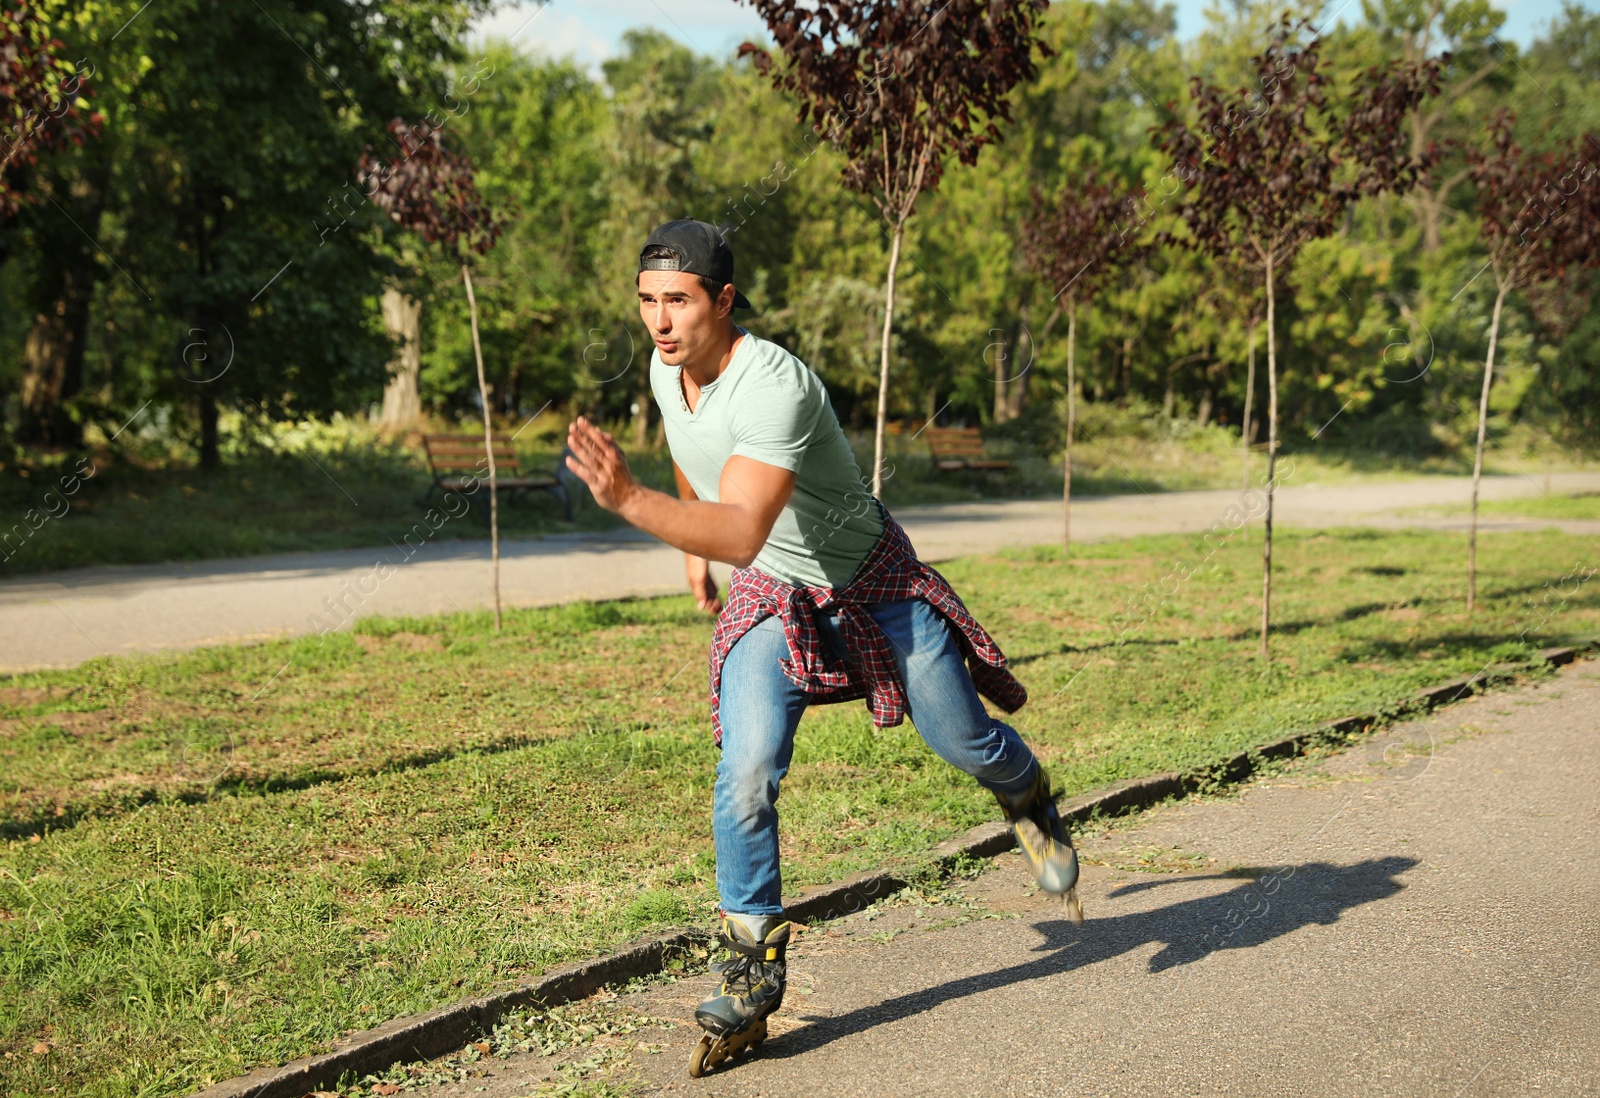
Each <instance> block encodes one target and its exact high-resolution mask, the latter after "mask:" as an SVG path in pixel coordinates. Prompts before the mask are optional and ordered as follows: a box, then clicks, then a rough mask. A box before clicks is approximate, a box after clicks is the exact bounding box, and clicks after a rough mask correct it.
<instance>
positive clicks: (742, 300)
mask: <svg viewBox="0 0 1600 1098" xmlns="http://www.w3.org/2000/svg"><path fill="white" fill-rule="evenodd" d="M733 307H734V308H735V309H753V308H755V306H754V305H752V304H750V299H749V298H748V297H745V296H744V294H742V293H740V292H739V291H738V290H735V291H733Z"/></svg>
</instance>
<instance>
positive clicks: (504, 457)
mask: <svg viewBox="0 0 1600 1098" xmlns="http://www.w3.org/2000/svg"><path fill="white" fill-rule="evenodd" d="M422 446H423V449H424V450H425V451H426V452H427V455H428V469H429V471H430V472H431V473H432V474H433V484H432V485H430V486H429V488H428V492H427V495H426V496H425V497H424V499H427V498H430V497H432V495H433V493H434V492H436V491H438V492H460V493H461V494H462V495H464V496H466V497H467V499H468V500H469V501H470V502H471V503H472V506H473V507H474V508H475V509H476V510H477V512H478V516H479V517H480V518H482V519H483V521H484V522H488V521H489V506H488V504H487V503H486V502H484V500H485V497H486V496H487V494H488V493H481V494H480V493H479V492H478V488H479V487H480V486H483V487H486V486H487V485H488V483H489V463H488V462H487V461H486V460H484V451H483V436H482V435H423V436H422ZM567 452H568V451H567V448H566V447H565V446H563V447H562V448H561V456H560V457H558V458H556V467H555V470H554V471H553V472H551V473H529V474H524V473H523V471H522V463H521V460H520V459H519V458H518V457H517V451H516V448H515V447H513V446H512V444H511V438H510V437H509V436H508V435H495V436H494V466H495V487H496V488H497V489H499V491H500V492H502V493H504V496H505V499H506V501H507V502H508V503H509V502H510V501H512V500H514V499H516V498H517V495H518V493H521V492H532V491H545V492H549V493H551V494H552V495H554V496H555V497H556V498H557V499H559V500H560V501H561V510H562V513H563V514H565V515H566V519H567V521H568V522H571V521H572V494H571V493H570V492H568V491H567V485H566V481H564V480H563V479H562V477H561V474H562V472H563V471H564V470H565V463H566V458H567Z"/></svg>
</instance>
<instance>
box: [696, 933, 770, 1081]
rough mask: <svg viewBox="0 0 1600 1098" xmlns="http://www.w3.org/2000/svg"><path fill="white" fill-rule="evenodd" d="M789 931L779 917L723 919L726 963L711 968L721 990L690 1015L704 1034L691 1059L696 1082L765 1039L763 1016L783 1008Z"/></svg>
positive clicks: (751, 1049) (723, 944) (765, 1024)
mask: <svg viewBox="0 0 1600 1098" xmlns="http://www.w3.org/2000/svg"><path fill="white" fill-rule="evenodd" d="M790 925H791V924H790V923H789V921H788V920H787V919H785V918H784V917H783V916H782V915H723V917H722V934H721V943H722V946H723V948H724V949H726V950H728V959H727V960H725V961H719V962H718V963H717V964H715V965H713V966H712V971H713V972H716V973H719V974H720V975H721V976H722V986H721V987H720V988H719V989H718V990H717V994H715V995H713V996H712V997H711V998H709V999H707V1000H706V1001H705V1002H703V1003H701V1004H700V1006H699V1007H698V1008H697V1009H696V1010H695V1012H694V1020H695V1021H697V1022H699V1023H700V1027H701V1028H702V1029H704V1030H705V1031H706V1032H705V1035H704V1036H703V1037H701V1038H700V1043H699V1044H697V1045H696V1046H695V1049H694V1053H693V1055H692V1056H690V1058H689V1074H690V1075H691V1076H693V1077H694V1078H696V1079H698V1078H700V1076H702V1075H704V1074H706V1073H707V1072H709V1071H711V1070H712V1069H713V1068H715V1067H716V1066H717V1065H718V1064H720V1063H722V1061H724V1060H726V1059H728V1057H730V1056H736V1055H738V1054H740V1053H744V1054H745V1055H748V1054H749V1053H751V1052H754V1051H755V1050H756V1049H757V1048H759V1047H760V1046H761V1042H762V1041H764V1040H766V1039H767V1015H769V1014H771V1013H772V1012H773V1011H775V1010H777V1009H778V1007H779V1006H781V1005H782V1004H783V988H784V976H785V971H784V970H785V961H784V954H785V953H786V952H787V951H788V948H789V929H790Z"/></svg>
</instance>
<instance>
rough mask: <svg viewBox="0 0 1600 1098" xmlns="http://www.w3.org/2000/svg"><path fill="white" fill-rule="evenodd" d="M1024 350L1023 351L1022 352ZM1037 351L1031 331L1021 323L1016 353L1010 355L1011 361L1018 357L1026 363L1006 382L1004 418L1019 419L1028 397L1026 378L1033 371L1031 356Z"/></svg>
mask: <svg viewBox="0 0 1600 1098" xmlns="http://www.w3.org/2000/svg"><path fill="white" fill-rule="evenodd" d="M1024 352H1025V353H1024ZM1037 353H1038V351H1037V350H1036V349H1035V347H1034V341H1033V333H1032V332H1031V331H1029V330H1028V327H1027V325H1025V324H1024V325H1023V326H1022V327H1021V328H1019V329H1018V332H1017V353H1016V354H1015V355H1013V356H1012V358H1013V361H1015V359H1018V358H1020V359H1021V360H1022V361H1023V362H1025V363H1027V365H1025V366H1023V368H1022V373H1020V374H1017V375H1016V376H1015V377H1013V378H1011V380H1010V381H1008V382H1006V418H1007V419H1021V418H1022V409H1023V406H1024V405H1025V404H1026V403H1027V398H1028V378H1029V376H1030V375H1031V374H1032V373H1033V358H1034V355H1036V354H1037Z"/></svg>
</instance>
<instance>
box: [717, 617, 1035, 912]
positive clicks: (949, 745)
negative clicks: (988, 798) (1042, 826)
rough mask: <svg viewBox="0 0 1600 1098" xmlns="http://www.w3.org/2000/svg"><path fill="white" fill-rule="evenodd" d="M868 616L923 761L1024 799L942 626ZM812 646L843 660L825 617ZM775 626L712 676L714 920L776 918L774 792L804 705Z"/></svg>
mask: <svg viewBox="0 0 1600 1098" xmlns="http://www.w3.org/2000/svg"><path fill="white" fill-rule="evenodd" d="M867 612H868V613H869V614H871V615H872V618H873V620H874V621H876V622H877V623H878V625H879V626H880V627H882V629H883V631H884V632H885V633H886V634H887V635H888V637H889V641H890V644H891V645H892V647H893V648H894V653H895V662H896V663H897V664H899V668H900V681H901V682H903V683H904V684H905V687H906V701H907V709H908V714H909V716H910V718H911V723H912V724H913V726H914V727H915V728H916V730H917V732H918V733H919V734H920V735H921V736H922V738H923V740H925V741H926V742H927V744H928V746H929V747H930V748H932V749H933V752H934V754H936V755H938V756H939V757H940V758H941V759H943V760H945V762H948V763H949V764H950V765H952V766H954V767H956V768H957V769H958V770H962V771H965V772H966V773H968V774H971V775H972V776H973V777H975V778H977V779H978V783H979V784H980V785H982V786H984V787H986V788H988V789H992V790H995V791H997V792H1000V793H1006V794H1016V793H1021V792H1023V791H1025V790H1026V789H1027V788H1028V787H1029V785H1030V784H1031V783H1032V779H1033V766H1034V761H1033V752H1032V751H1030V750H1028V746H1027V744H1025V743H1023V742H1022V737H1021V736H1019V735H1017V732H1016V730H1015V729H1014V728H1012V727H1011V726H1010V725H1008V724H1005V723H1004V722H1002V721H999V720H996V719H995V718H993V717H991V716H989V714H988V713H987V712H986V711H985V710H984V708H983V702H982V701H981V700H979V698H978V692H977V689H976V688H975V687H974V686H973V685H972V676H971V675H970V674H969V673H968V672H967V667H966V663H965V661H964V660H963V659H962V656H961V649H960V647H959V645H958V643H957V641H956V638H955V637H954V636H953V635H952V629H953V627H952V626H950V625H948V624H947V623H946V621H945V619H944V618H943V616H941V615H940V614H939V612H938V611H937V610H935V609H934V608H933V607H932V606H930V605H929V604H928V603H927V602H925V601H923V600H922V599H904V600H901V601H899V602H880V603H873V604H871V605H869V606H868V607H867ZM817 626H818V631H819V632H820V633H821V635H822V640H823V643H825V644H828V645H829V646H830V647H832V648H833V649H834V650H835V651H836V652H840V653H842V652H843V651H844V641H843V638H842V637H841V636H840V635H839V631H838V624H837V618H836V616H835V615H831V614H830V615H824V614H820V613H819V614H818V615H817ZM788 655H789V647H788V643H787V642H786V641H785V640H784V636H783V621H782V619H781V618H777V617H769V618H764V619H762V621H761V623H760V624H759V625H757V626H756V627H755V628H753V629H751V630H750V631H749V632H747V633H745V634H744V636H742V637H740V638H739V641H738V643H736V644H735V645H734V646H733V649H732V650H731V651H730V652H729V653H728V656H727V659H726V661H725V662H724V663H723V667H722V693H721V698H720V702H719V704H720V707H721V716H722V759H721V761H720V762H719V763H718V764H717V784H716V791H715V795H714V802H713V807H712V813H711V830H712V835H713V837H714V838H715V840H716V846H717V891H718V892H719V893H720V894H721V898H722V910H723V911H725V912H729V913H731V914H738V915H779V914H782V912H783V902H782V891H783V890H782V882H781V878H780V875H779V870H778V809H777V800H778V783H779V782H781V781H782V780H783V776H784V775H785V774H787V773H788V771H789V761H790V759H791V758H792V757H793V756H794V732H795V728H796V726H797V725H799V723H800V715H801V714H802V713H804V712H805V709H806V697H805V694H804V693H803V692H802V691H801V690H800V688H799V687H797V686H795V685H794V684H793V683H792V682H790V681H789V679H788V677H787V676H786V675H784V673H783V668H782V667H780V666H779V663H778V661H779V660H782V659H786V658H788Z"/></svg>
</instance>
